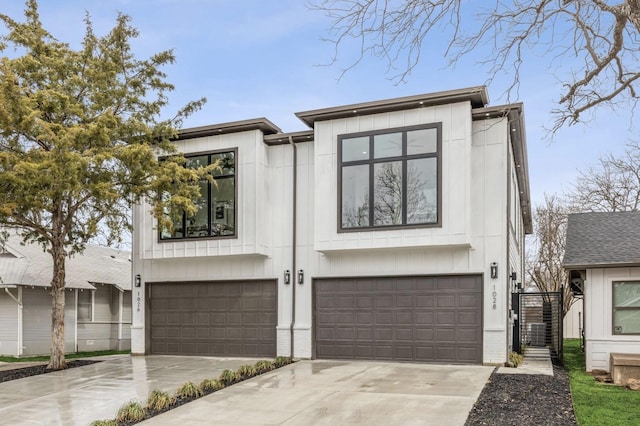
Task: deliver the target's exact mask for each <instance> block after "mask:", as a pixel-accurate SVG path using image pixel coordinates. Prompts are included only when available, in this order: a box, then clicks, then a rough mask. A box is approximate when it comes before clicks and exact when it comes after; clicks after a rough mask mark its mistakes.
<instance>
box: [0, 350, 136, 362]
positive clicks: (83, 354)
mask: <svg viewBox="0 0 640 426" xmlns="http://www.w3.org/2000/svg"><path fill="white" fill-rule="evenodd" d="M128 353H130V351H95V352H77V353H75V354H66V355H65V359H74V358H88V357H92V356H104V355H118V354H128ZM37 361H49V356H29V357H21V358H16V357H14V356H0V362H37Z"/></svg>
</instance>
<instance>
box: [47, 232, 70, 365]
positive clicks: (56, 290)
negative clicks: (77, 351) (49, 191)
mask: <svg viewBox="0 0 640 426" xmlns="http://www.w3.org/2000/svg"><path fill="white" fill-rule="evenodd" d="M51 256H52V257H53V279H52V280H51V360H50V361H49V365H48V366H47V368H49V369H52V370H62V369H63V368H65V367H66V362H65V360H64V302H65V300H64V299H65V294H64V287H65V252H64V245H63V243H62V241H54V242H53V243H52V245H51Z"/></svg>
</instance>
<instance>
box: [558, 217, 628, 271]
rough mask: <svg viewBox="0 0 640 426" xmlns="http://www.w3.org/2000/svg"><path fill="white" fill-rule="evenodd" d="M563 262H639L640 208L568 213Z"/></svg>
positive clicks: (584, 264) (575, 264)
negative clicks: (622, 210)
mask: <svg viewBox="0 0 640 426" xmlns="http://www.w3.org/2000/svg"><path fill="white" fill-rule="evenodd" d="M563 265H564V267H565V268H574V269H575V268H577V267H615V266H640V212H605V213H601V212H595V213H575V214H570V215H569V217H568V224H567V241H566V246H565V253H564V261H563Z"/></svg>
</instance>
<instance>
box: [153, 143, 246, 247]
mask: <svg viewBox="0 0 640 426" xmlns="http://www.w3.org/2000/svg"><path fill="white" fill-rule="evenodd" d="M229 152H233V158H234V170H233V175H229V174H221V175H220V176H217V177H216V176H214V177H213V179H214V180H216V179H222V180H225V179H233V198H234V199H233V217H234V222H235V224H234V229H233V234H230V235H205V236H198V237H188V236H186V234H187V223H186V220H187V219H186V213H184V212H183V213H182V229H183V230H184V231H183V232H184V234H185V236H184V237H179V238H177V237H169V238H163V237H162V229H160V227H158V232H157V237H158V238H157V241H158V242H159V243H170V242H176V241H204V240H228V239H237V238H238V179H237V177H238V148H237V147H235V148H225V149H216V150H210V151H197V152H189V153H188V154H187V153H183V156H184V158H185V159H187V160H188V159H189V158H192V157H201V156H203V155H207V156H211V155H216V154H224V153H229ZM209 160H210V157H209ZM209 164H211V163H209ZM231 176H233V177H231ZM211 186H212V183H210V182H207V192H208V194H207V196H208V199H209V202H208V209H207V223H208V226H209V234H210V233H211V215H212V213H211V210H212V209H211Z"/></svg>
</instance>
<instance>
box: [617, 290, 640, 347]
mask: <svg viewBox="0 0 640 426" xmlns="http://www.w3.org/2000/svg"><path fill="white" fill-rule="evenodd" d="M613 334H640V281H614V282H613Z"/></svg>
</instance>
